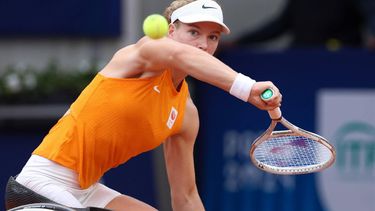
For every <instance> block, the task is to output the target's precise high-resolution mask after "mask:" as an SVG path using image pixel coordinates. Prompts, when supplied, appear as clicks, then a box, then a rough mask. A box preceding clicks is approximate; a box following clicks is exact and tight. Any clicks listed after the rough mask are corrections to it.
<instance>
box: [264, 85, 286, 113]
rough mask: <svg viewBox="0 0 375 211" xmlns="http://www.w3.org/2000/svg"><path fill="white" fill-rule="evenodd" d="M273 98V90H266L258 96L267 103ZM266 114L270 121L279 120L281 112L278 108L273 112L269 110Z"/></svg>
mask: <svg viewBox="0 0 375 211" xmlns="http://www.w3.org/2000/svg"><path fill="white" fill-rule="evenodd" d="M272 96H273V90H272V89H270V88H268V89H266V90H264V92H262V94H261V95H260V98H262V100H263V101H268V100H270V99H271V98H272ZM268 114H269V115H270V117H271V119H280V118H281V115H282V114H281V110H280V107H277V108H275V109H273V110H269V111H268Z"/></svg>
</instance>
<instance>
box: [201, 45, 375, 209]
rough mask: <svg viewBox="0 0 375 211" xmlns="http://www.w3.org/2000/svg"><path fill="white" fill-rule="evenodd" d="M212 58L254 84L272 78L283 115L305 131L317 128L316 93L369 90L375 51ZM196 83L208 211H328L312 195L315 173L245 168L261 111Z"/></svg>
mask: <svg viewBox="0 0 375 211" xmlns="http://www.w3.org/2000/svg"><path fill="white" fill-rule="evenodd" d="M218 57H219V58H220V59H221V60H222V61H224V62H225V63H226V64H228V65H229V66H231V67H233V68H234V69H235V70H236V71H238V72H242V73H244V74H246V75H249V76H250V77H252V78H254V79H256V80H257V81H264V80H270V81H273V82H274V83H275V84H276V85H277V86H278V87H279V89H280V90H281V91H282V94H283V103H282V111H283V114H284V116H285V117H286V118H287V119H288V120H289V121H291V122H292V123H294V124H296V125H298V126H300V127H301V128H304V129H306V130H309V131H316V129H317V128H316V123H317V122H316V121H317V117H316V110H317V108H316V103H317V102H316V96H317V93H318V92H319V91H320V90H322V89H339V90H341V89H342V90H346V89H358V90H362V89H374V88H375V79H374V74H375V73H374V72H375V52H368V51H366V50H362V49H341V50H339V51H334V52H332V51H327V50H325V49H313V50H312V49H309V50H303V49H300V50H298V49H294V50H286V51H282V52H255V51H252V50H251V49H226V50H224V51H221V52H220V54H219V55H218ZM196 84H197V87H196V90H197V91H196V93H197V95H196V102H198V110H199V111H200V112H199V113H200V121H201V122H200V125H201V128H200V133H199V137H198V142H197V145H196V148H197V150H196V154H197V159H196V163H197V166H198V171H197V174H198V181H197V182H198V184H199V190H200V193H201V195H202V200H203V201H204V203H205V205H206V208H207V210H208V211H214V210H215V211H231V210H236V211H275V210H277V211H323V210H324V211H327V210H328V208H327V207H326V206H325V205H324V203H322V196H321V195H320V193H319V191H318V187H319V183H318V180H317V177H318V176H319V175H318V174H308V175H299V176H276V175H273V174H268V173H263V172H261V171H260V170H258V169H256V167H255V166H253V165H252V164H251V162H250V159H249V154H248V152H249V149H250V145H251V143H252V141H253V140H254V139H255V138H256V137H257V136H259V135H260V133H261V132H262V131H264V130H265V129H266V128H267V127H268V125H269V122H270V121H269V118H268V114H267V113H266V112H264V111H261V110H258V109H257V108H255V107H254V106H251V105H249V104H246V103H244V102H242V101H240V100H238V99H236V98H234V97H232V96H231V95H229V94H228V93H226V92H223V91H222V90H219V89H217V88H216V87H213V86H210V85H207V84H203V83H201V82H198V81H197V82H196ZM373 107H374V108H375V105H374V106H373ZM374 138H375V137H374ZM373 197H375V195H374V196H373ZM367 209H368V208H366V209H361V207H358V209H357V210H367Z"/></svg>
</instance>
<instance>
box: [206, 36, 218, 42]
mask: <svg viewBox="0 0 375 211" xmlns="http://www.w3.org/2000/svg"><path fill="white" fill-rule="evenodd" d="M208 38H209V39H210V40H212V41H217V40H219V36H217V35H210V36H209V37H208Z"/></svg>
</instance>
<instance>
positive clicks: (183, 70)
mask: <svg viewBox="0 0 375 211" xmlns="http://www.w3.org/2000/svg"><path fill="white" fill-rule="evenodd" d="M165 69H171V70H173V71H174V78H173V80H174V83H175V84H179V83H180V82H181V81H182V80H183V79H184V78H185V77H186V75H190V76H192V77H194V78H196V79H198V80H200V81H203V82H206V83H209V84H211V85H213V86H216V87H218V88H221V89H223V90H225V91H227V92H229V90H230V89H231V86H232V84H233V82H234V80H235V79H236V77H237V75H238V73H237V72H236V71H235V70H233V69H232V68H230V67H229V66H228V65H226V64H224V63H223V62H221V61H220V60H219V59H217V58H215V57H214V56H212V55H210V54H208V53H207V52H205V51H203V50H201V49H198V48H196V47H194V46H190V45H187V44H183V43H180V42H176V41H174V40H172V39H169V38H162V39H158V40H152V39H149V38H147V37H144V38H142V39H140V40H139V41H138V42H137V43H136V44H135V45H131V46H128V47H126V48H123V49H121V50H120V51H118V52H117V53H116V54H115V55H114V57H113V59H112V60H111V62H110V63H109V64H108V65H107V66H106V67H105V68H104V70H103V71H102V72H103V73H104V74H106V75H107V76H114V77H122V78H124V77H142V76H145V75H147V76H152V75H153V74H158V72H161V71H164V70H165ZM264 87H266V88H271V89H273V90H275V95H274V96H275V97H274V98H273V99H272V100H269V101H268V102H267V103H264V102H263V101H262V100H261V99H260V98H259V94H258V91H256V92H254V93H250V94H249V97H248V100H247V101H248V102H250V103H252V104H253V105H255V106H256V107H258V108H260V109H265V110H270V109H273V108H275V107H277V106H279V104H280V101H281V99H279V96H280V94H279V91H278V89H277V87H275V85H274V84H273V83H272V82H262V83H255V84H254V88H255V89H254V90H260V89H261V88H264ZM266 88H264V90H265V89H266Z"/></svg>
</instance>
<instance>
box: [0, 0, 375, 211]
mask: <svg viewBox="0 0 375 211" xmlns="http://www.w3.org/2000/svg"><path fill="white" fill-rule="evenodd" d="M170 2H171V1H170V0H157V1H156V0H153V1H151V0H80V1H74V0H64V1H48V0H33V1H26V0H12V1H10V0H0V150H1V153H0V156H1V160H2V161H3V162H2V169H3V170H2V171H1V172H0V186H1V187H3V188H4V189H5V184H6V182H7V179H8V178H9V176H11V175H16V174H17V173H19V171H20V170H21V168H22V166H23V165H24V163H25V162H26V161H27V159H28V158H29V156H30V153H31V152H32V151H33V150H34V148H35V147H36V146H38V144H39V143H40V141H41V139H42V138H43V137H44V135H45V134H46V133H48V130H49V129H50V128H51V127H52V126H53V124H54V123H55V122H56V121H57V120H58V119H59V117H60V116H61V115H62V114H63V113H64V112H65V111H66V110H67V109H68V107H69V105H70V103H72V102H73V100H74V99H75V98H76V97H77V96H78V95H79V93H80V91H81V90H82V89H83V88H84V87H85V86H86V85H87V84H88V83H89V81H90V80H91V79H92V78H93V76H94V75H95V74H96V72H97V71H99V70H100V69H101V68H102V67H103V66H104V65H105V64H106V63H107V62H108V61H109V59H110V58H111V56H112V54H113V53H114V52H116V51H117V50H118V49H120V48H121V47H123V46H125V45H127V44H130V43H133V42H135V41H136V40H137V39H139V38H140V37H141V36H142V27H141V26H142V21H143V19H144V18H145V17H146V16H147V15H149V14H151V13H162V12H163V11H164V8H165V7H167V6H168V5H169V3H170ZM218 2H219V3H220V4H221V5H222V7H223V11H224V17H225V23H226V24H227V25H228V26H229V27H230V28H231V31H232V33H231V34H230V35H228V36H223V37H222V44H221V45H220V47H219V50H218V52H217V55H216V56H217V57H218V58H219V59H221V60H222V61H224V62H225V63H227V64H228V65H229V66H231V67H233V68H234V69H235V70H236V71H238V72H242V73H245V74H247V75H249V76H251V77H252V78H254V79H256V80H258V81H261V80H271V81H273V82H274V83H275V84H276V85H278V87H279V88H280V89H281V90H282V93H283V106H282V110H283V113H284V115H285V117H286V118H287V119H288V120H290V121H291V122H293V123H295V124H296V125H298V126H300V127H301V128H304V129H307V130H310V131H315V132H318V133H320V134H322V135H323V136H325V137H326V138H327V139H329V140H330V141H331V142H332V144H334V145H335V147H336V150H337V161H336V163H335V164H334V165H333V167H331V168H330V169H328V170H326V171H324V172H322V173H317V174H309V175H301V176H276V175H272V174H267V173H263V172H261V171H259V170H257V169H256V168H255V167H254V166H253V165H252V164H251V163H250V159H249V157H248V150H249V148H250V145H251V143H252V141H253V140H254V139H255V138H256V137H257V136H259V134H260V133H261V132H262V131H263V130H264V129H265V128H266V127H267V126H268V124H269V119H268V115H267V113H266V112H264V111H260V110H258V109H256V108H254V107H251V106H249V105H247V104H245V103H243V102H241V101H240V100H237V99H235V98H233V97H232V96H230V95H229V94H228V93H225V92H223V91H221V90H219V89H217V88H215V87H212V86H209V85H206V84H203V83H201V82H199V81H196V80H194V79H189V81H190V88H191V92H192V94H193V98H194V101H195V103H196V104H197V107H198V109H199V113H200V118H201V120H200V121H201V127H200V132H199V136H198V140H197V143H196V148H195V158H196V159H195V162H196V168H197V169H196V174H197V183H198V188H199V191H200V194H201V197H202V200H203V202H204V204H205V206H206V209H207V210H209V211H211V210H212V211H213V210H215V211H231V210H236V211H245V210H246V211H274V210H277V211H279V210H281V211H294V210H296V211H297V210H298V211H353V210H361V211H373V210H375V200H374V199H375V109H374V108H375V78H374V71H375V51H374V50H375V38H374V37H375V17H374V16H375V0H314V1H312V0H235V1H230V0H219V1H218ZM217 102H220V103H217ZM163 162H164V161H163V155H162V152H161V149H160V148H158V149H156V150H154V151H152V152H148V153H144V154H142V155H141V156H139V157H137V158H134V159H132V160H130V161H129V162H128V163H126V164H124V165H122V166H120V167H119V168H116V169H113V170H112V171H110V172H109V173H108V174H106V175H105V176H104V177H103V182H104V183H105V184H106V185H108V186H109V187H112V188H114V189H116V190H118V191H120V192H122V193H124V194H129V195H131V196H133V197H136V198H138V199H140V200H143V201H145V202H147V203H149V204H151V205H153V206H154V207H156V208H158V209H159V210H171V208H170V201H169V200H170V199H169V190H168V183H167V180H166V176H165V170H164V163H163ZM4 189H3V190H4ZM3 193H4V191H1V194H2V195H3ZM0 207H4V202H3V200H0Z"/></svg>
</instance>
